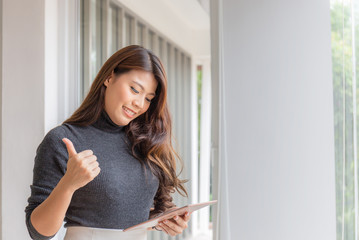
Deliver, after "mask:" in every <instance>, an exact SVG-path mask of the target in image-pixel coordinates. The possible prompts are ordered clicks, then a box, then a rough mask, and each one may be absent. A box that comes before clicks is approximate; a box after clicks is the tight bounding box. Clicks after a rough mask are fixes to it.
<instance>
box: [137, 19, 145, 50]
mask: <svg viewBox="0 0 359 240" xmlns="http://www.w3.org/2000/svg"><path fill="white" fill-rule="evenodd" d="M144 29H145V26H144V25H142V24H141V23H139V24H137V38H138V44H139V45H141V46H144V34H143V33H144V32H143V31H144Z"/></svg>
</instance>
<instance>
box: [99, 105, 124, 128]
mask: <svg viewBox="0 0 359 240" xmlns="http://www.w3.org/2000/svg"><path fill="white" fill-rule="evenodd" d="M93 126H94V127H96V128H98V129H101V130H104V131H106V132H120V131H122V130H124V127H125V126H126V125H123V126H119V125H117V124H116V123H114V122H113V121H112V120H111V118H110V116H109V115H108V114H107V112H106V111H105V109H103V110H102V112H101V114H100V117H99V118H98V119H97V121H96V122H95V123H93Z"/></svg>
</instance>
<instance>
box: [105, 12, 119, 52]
mask: <svg viewBox="0 0 359 240" xmlns="http://www.w3.org/2000/svg"><path fill="white" fill-rule="evenodd" d="M108 14H109V21H108V22H109V29H110V49H111V53H110V55H112V54H113V53H114V52H116V51H117V50H118V45H119V41H118V40H119V39H118V32H119V26H118V8H116V7H114V6H111V7H110V11H109V13H108Z"/></svg>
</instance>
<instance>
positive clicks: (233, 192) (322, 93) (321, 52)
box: [217, 0, 336, 240]
mask: <svg viewBox="0 0 359 240" xmlns="http://www.w3.org/2000/svg"><path fill="white" fill-rule="evenodd" d="M219 2H223V9H222V11H221V9H220V12H219V14H220V15H221V17H222V20H223V26H222V27H223V39H222V40H223V51H222V54H223V55H222V56H223V62H224V65H223V66H224V67H223V72H224V76H223V79H222V81H223V82H221V83H220V85H221V88H222V87H224V89H223V91H222V92H221V97H222V99H221V104H222V106H223V108H222V109H221V110H222V111H221V115H220V118H221V126H220V127H221V128H222V129H224V130H225V132H223V133H224V139H223V140H224V141H222V142H221V143H220V152H222V154H220V157H219V158H220V161H219V165H221V166H222V167H223V166H225V165H224V164H225V163H227V167H228V172H227V175H225V174H222V175H221V176H220V179H221V181H222V183H223V182H224V180H225V179H226V177H228V182H229V183H228V203H229V208H228V209H229V211H226V198H225V195H222V197H221V205H220V222H219V224H220V238H219V239H221V240H222V239H226V240H227V239H233V240H234V239H235V240H240V239H244V240H252V239H253V240H258V239H273V240H274V239H275V240H288V239H291V240H296V239H298V240H302V239H307V240H309V239H313V240H317V239H326V240H334V239H336V224H335V223H336V219H335V176H334V172H335V171H334V130H333V129H334V125H333V97H332V95H333V89H332V74H331V71H332V70H331V47H330V12H329V1H327V0H318V1H312V0H302V1H296V0H272V1H261V0H252V1H242V0H241V1H238V0H223V1H219ZM220 28H221V26H220ZM217 33H218V32H217ZM220 50H221V49H220ZM221 88H220V89H221ZM220 106H221V105H220ZM220 191H222V192H221V193H220V194H222V193H223V191H224V192H225V186H224V185H222V186H221V188H220ZM226 219H227V220H229V222H230V225H229V226H228V227H227V226H225V224H223V223H225V221H226ZM227 229H230V234H227V233H226V230H227Z"/></svg>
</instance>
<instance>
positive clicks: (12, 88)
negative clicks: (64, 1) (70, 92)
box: [1, 0, 45, 240]
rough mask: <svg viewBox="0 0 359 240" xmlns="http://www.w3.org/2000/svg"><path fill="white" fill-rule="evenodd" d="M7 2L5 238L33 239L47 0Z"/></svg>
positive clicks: (4, 11) (4, 52)
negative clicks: (28, 213) (29, 212)
mask: <svg viewBox="0 0 359 240" xmlns="http://www.w3.org/2000/svg"><path fill="white" fill-rule="evenodd" d="M2 2H3V7H2V9H1V12H2V13H1V14H2V30H3V32H2V70H3V71H2V99H1V104H2V119H1V121H2V126H1V133H2V134H1V142H2V152H1V161H2V169H1V170H2V171H1V196H2V199H1V202H2V205H1V209H2V216H1V225H2V232H1V239H4V240H6V239H14V238H16V239H29V235H28V232H27V229H26V225H25V211H24V210H25V206H26V205H27V198H28V197H29V195H30V184H31V182H32V169H33V165H34V157H35V151H36V147H37V146H38V145H39V143H40V141H41V140H42V138H43V136H44V128H45V124H44V121H45V115H44V106H45V102H44V99H45V95H44V94H45V87H44V83H45V79H44V78H45V61H44V60H45V42H44V41H45V22H44V18H45V1H44V0H34V1H27V0H16V1H13V0H3V1H2Z"/></svg>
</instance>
